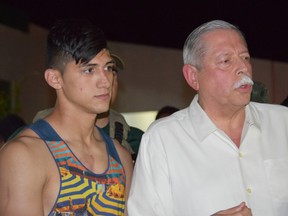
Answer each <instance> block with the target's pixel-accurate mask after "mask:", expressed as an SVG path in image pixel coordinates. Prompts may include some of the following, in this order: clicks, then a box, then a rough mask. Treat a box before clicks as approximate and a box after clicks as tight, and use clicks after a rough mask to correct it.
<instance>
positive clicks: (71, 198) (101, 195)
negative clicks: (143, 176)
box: [29, 119, 126, 216]
mask: <svg viewBox="0 0 288 216" xmlns="http://www.w3.org/2000/svg"><path fill="white" fill-rule="evenodd" d="M29 128H31V129H32V130H33V131H35V132H36V133H37V134H38V135H39V137H40V138H41V139H43V140H44V142H45V143H46V145H47V147H48V148H49V150H50V152H51V154H52V156H53V157H54V160H55V162H56V164H57V166H58V170H59V173H60V175H61V178H60V179H61V180H60V190H59V193H58V197H57V199H56V201H55V205H54V207H53V209H52V210H51V212H50V214H49V216H58V215H59V216H60V215H62V216H63V215H67V216H68V215H73V216H80V215H81V216H86V215H87V216H90V215H103V216H104V215H106V216H107V215H109V216H113V215H124V207H125V182H126V178H125V172H124V168H123V166H122V163H121V161H120V158H119V156H118V153H117V151H116V149H115V146H114V143H113V141H112V140H111V138H110V137H109V136H108V135H106V134H105V132H103V131H102V129H99V131H100V133H101V135H102V137H103V139H104V140H105V142H106V148H107V153H108V161H109V166H108V169H107V170H106V171H105V173H103V174H95V173H93V172H92V171H90V170H89V169H87V168H86V167H85V166H84V165H83V164H82V163H81V162H80V161H79V160H78V158H77V157H76V156H75V155H74V154H73V152H72V151H71V149H70V148H69V146H68V145H67V144H66V143H65V142H64V141H63V140H62V139H61V138H60V136H59V135H58V134H57V133H56V131H54V129H53V128H52V127H51V126H50V125H49V123H47V122H46V121H45V120H42V119H41V120H39V121H37V122H35V123H34V124H32V125H30V126H29Z"/></svg>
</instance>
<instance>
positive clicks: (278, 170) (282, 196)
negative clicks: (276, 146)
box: [264, 158, 288, 205]
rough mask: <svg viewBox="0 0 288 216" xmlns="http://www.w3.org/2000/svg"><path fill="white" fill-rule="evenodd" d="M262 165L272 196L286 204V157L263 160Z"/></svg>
mask: <svg viewBox="0 0 288 216" xmlns="http://www.w3.org/2000/svg"><path fill="white" fill-rule="evenodd" d="M264 167H265V172H266V176H267V180H268V187H269V189H270V191H271V194H272V196H273V198H274V199H276V200H277V201H278V202H280V203H282V204H284V203H286V204H285V205H288V158H279V159H270V160H265V161H264Z"/></svg>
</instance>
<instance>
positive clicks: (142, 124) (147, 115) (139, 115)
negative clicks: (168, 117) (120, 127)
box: [122, 111, 157, 131]
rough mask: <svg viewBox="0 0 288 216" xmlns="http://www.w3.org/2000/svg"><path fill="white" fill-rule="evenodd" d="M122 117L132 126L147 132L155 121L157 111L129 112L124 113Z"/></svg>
mask: <svg viewBox="0 0 288 216" xmlns="http://www.w3.org/2000/svg"><path fill="white" fill-rule="evenodd" d="M122 115H123V116H124V117H125V119H126V121H127V123H128V124H129V125H130V126H133V127H137V128H139V129H141V130H143V131H146V130H147V128H148V127H149V125H150V124H151V123H152V122H153V121H155V117H156V115H157V111H145V112H129V113H122Z"/></svg>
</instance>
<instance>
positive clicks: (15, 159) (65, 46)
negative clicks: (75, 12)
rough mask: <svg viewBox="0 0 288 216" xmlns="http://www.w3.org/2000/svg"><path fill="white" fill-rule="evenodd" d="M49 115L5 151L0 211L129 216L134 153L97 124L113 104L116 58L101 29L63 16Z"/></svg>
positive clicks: (54, 42) (54, 38)
mask: <svg viewBox="0 0 288 216" xmlns="http://www.w3.org/2000/svg"><path fill="white" fill-rule="evenodd" d="M47 42H48V45H47V69H46V71H45V79H46V81H47V83H48V84H49V85H50V86H51V87H52V88H54V89H55V91H56V95H57V100H56V104H55V107H54V110H53V111H52V113H51V114H50V115H49V116H47V117H46V118H45V119H44V120H40V121H37V122H36V123H35V124H32V125H31V126H30V127H29V128H28V129H25V130H23V131H22V132H21V133H20V134H19V135H18V136H17V138H16V139H14V140H11V141H10V142H9V143H8V144H6V145H5V146H4V148H3V149H2V150H1V153H0V172H1V173H0V191H1V193H0V215H9V216H10V215H11V216H12V215H27V216H28V215H29V216H32V215H33V216H34V215H35V216H40V215H51V216H52V215H64V214H65V215H77V213H78V214H79V215H124V211H125V199H126V198H127V195H128V192H129V187H130V180H131V174H132V167H133V164H132V159H131V155H130V154H129V152H128V151H127V150H126V149H124V148H123V147H122V146H121V145H120V144H119V143H118V142H117V141H114V142H113V141H112V140H111V139H110V138H109V137H108V136H107V135H105V133H104V132H103V131H102V130H101V129H99V128H97V127H95V120H96V117H97V114H99V113H103V112H105V111H107V110H108V109H109V103H110V99H111V86H112V79H113V73H114V70H115V67H116V66H115V63H114V61H113V59H112V58H111V56H110V53H109V50H108V49H107V43H106V39H105V36H104V34H103V32H102V31H101V30H100V29H98V28H97V27H95V26H94V25H92V24H90V23H89V22H86V21H82V20H63V21H59V22H58V23H57V24H56V25H55V26H54V27H53V28H52V29H51V31H50V33H49V35H48V40H47Z"/></svg>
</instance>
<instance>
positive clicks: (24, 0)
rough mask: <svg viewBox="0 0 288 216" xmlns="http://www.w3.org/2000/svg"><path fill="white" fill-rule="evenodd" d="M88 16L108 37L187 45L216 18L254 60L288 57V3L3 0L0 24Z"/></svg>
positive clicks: (26, 24) (21, 24)
mask: <svg viewBox="0 0 288 216" xmlns="http://www.w3.org/2000/svg"><path fill="white" fill-rule="evenodd" d="M66 17H75V18H88V19H90V20H91V21H93V22H94V23H95V24H97V25H98V26H99V27H100V28H102V29H103V30H104V32H105V34H106V35H107V38H108V40H111V41H119V42H128V43H137V44H143V45H152V46H160V47H168V48H177V49H182V46H183V43H184V41H185V39H186V37H187V36H188V34H189V33H190V32H191V31H192V30H193V29H194V28H195V27H197V26H198V25H200V24H202V23H203V22H206V21H209V20H212V19H223V20H226V21H228V22H231V23H232V24H235V25H237V26H238V27H239V28H240V30H242V31H243V32H244V34H245V35H246V39H247V41H248V44H249V49H250V54H251V56H252V57H255V58H264V59H271V60H276V61H285V62H287V61H288V29H287V28H288V1H287V2H285V1H279V0H276V1H268V0H262V1H260V0H257V1H255V0H254V1H253V0H249V1H247V0H242V1H241V0H238V1H234V0H229V1H226V0H222V1H221V0H198V1H193V0H190V1H181V0H169V1H168V0H167V1H162V0H159V1H157V0H154V1H147V0H146V1H145V0H122V1H121V0H118V1H116V0H115V1H114V0H79V1H73V0H46V1H41V0H1V3H0V22H1V23H2V24H5V25H9V26H12V27H15V28H17V29H19V30H21V31H23V32H28V31H29V23H30V22H31V23H34V24H37V25H40V26H42V27H44V28H47V29H49V28H50V26H51V25H52V24H53V23H54V21H55V20H56V19H61V18H66Z"/></svg>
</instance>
